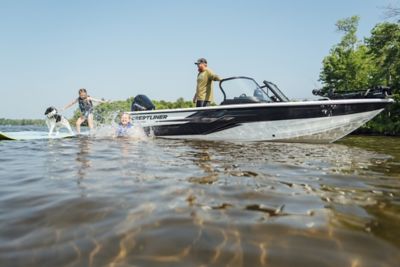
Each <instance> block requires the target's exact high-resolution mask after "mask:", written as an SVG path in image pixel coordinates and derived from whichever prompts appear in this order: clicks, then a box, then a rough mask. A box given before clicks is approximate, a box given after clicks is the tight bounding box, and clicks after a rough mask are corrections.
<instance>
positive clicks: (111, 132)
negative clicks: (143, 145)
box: [91, 111, 153, 141]
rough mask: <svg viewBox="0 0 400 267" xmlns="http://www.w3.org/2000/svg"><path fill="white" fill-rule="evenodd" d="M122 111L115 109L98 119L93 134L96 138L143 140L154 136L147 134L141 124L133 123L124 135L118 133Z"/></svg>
mask: <svg viewBox="0 0 400 267" xmlns="http://www.w3.org/2000/svg"><path fill="white" fill-rule="evenodd" d="M122 113H123V112H121V111H113V112H110V113H108V114H106V115H105V116H103V117H101V118H100V119H99V120H96V121H95V127H94V129H93V130H92V132H91V135H93V136H94V137H96V138H127V139H131V140H141V141H143V140H148V139H149V138H152V136H153V135H152V134H150V135H148V134H146V132H145V130H144V129H143V127H142V126H141V125H139V124H133V125H132V127H131V128H129V129H126V130H125V131H124V132H123V135H120V134H118V127H119V120H120V117H121V114H122Z"/></svg>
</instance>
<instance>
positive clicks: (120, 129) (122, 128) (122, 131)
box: [116, 122, 132, 136]
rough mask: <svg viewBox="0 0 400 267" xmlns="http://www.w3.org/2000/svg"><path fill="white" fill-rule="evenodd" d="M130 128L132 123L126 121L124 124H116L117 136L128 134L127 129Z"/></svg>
mask: <svg viewBox="0 0 400 267" xmlns="http://www.w3.org/2000/svg"><path fill="white" fill-rule="evenodd" d="M130 128H132V123H130V122H128V124H127V125H126V126H124V125H122V124H121V123H120V124H119V125H118V128H117V131H116V135H117V136H125V135H127V134H128V130H129V129H130Z"/></svg>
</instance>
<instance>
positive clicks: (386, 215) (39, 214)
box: [0, 127, 400, 267]
mask: <svg viewBox="0 0 400 267" xmlns="http://www.w3.org/2000/svg"><path fill="white" fill-rule="evenodd" d="M37 129H38V128H35V127H31V128H29V127H1V128H0V131H11V130H14V131H22V130H24V131H26V130H37ZM42 130H44V129H43V128H42ZM399 144H400V139H399V138H389V137H360V136H356V137H348V138H345V139H344V140H342V141H340V142H338V143H335V144H328V145H311V144H291V143H289V144H286V143H266V142H257V143H229V142H201V141H183V140H166V139H143V138H140V139H137V138H136V139H135V138H134V139H126V138H111V137H97V138H93V137H87V136H82V137H79V138H72V139H55V140H29V141H1V142H0V162H1V165H0V266H354V267H355V266H399V262H400V146H399Z"/></svg>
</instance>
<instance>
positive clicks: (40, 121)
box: [0, 118, 46, 126]
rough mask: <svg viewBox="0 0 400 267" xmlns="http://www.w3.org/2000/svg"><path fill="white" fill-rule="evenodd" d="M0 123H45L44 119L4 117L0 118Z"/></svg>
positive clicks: (38, 124)
mask: <svg viewBox="0 0 400 267" xmlns="http://www.w3.org/2000/svg"><path fill="white" fill-rule="evenodd" d="M0 125H37V126H44V125H46V123H45V121H44V120H31V119H5V118H0Z"/></svg>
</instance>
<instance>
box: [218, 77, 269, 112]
mask: <svg viewBox="0 0 400 267" xmlns="http://www.w3.org/2000/svg"><path fill="white" fill-rule="evenodd" d="M219 87H220V89H221V91H222V94H223V96H224V99H223V101H222V102H221V104H222V105H223V104H240V103H260V102H261V103H262V102H273V100H271V98H270V97H269V96H268V95H267V94H266V92H265V91H264V89H263V88H262V87H261V86H259V85H258V83H257V82H256V81H255V80H254V79H252V78H248V77H232V78H227V79H223V80H221V81H220V83H219Z"/></svg>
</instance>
